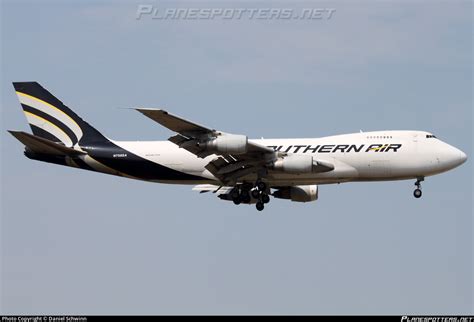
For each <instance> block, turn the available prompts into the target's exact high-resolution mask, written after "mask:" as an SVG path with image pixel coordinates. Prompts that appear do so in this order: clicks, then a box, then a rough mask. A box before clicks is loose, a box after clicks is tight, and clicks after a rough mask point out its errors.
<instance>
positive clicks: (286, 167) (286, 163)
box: [273, 154, 334, 174]
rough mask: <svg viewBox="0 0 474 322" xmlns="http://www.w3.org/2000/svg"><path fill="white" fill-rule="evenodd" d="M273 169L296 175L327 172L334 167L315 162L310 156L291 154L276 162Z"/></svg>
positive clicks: (325, 163)
mask: <svg viewBox="0 0 474 322" xmlns="http://www.w3.org/2000/svg"><path fill="white" fill-rule="evenodd" d="M273 169H274V170H277V171H283V172H288V173H296V174H298V173H312V172H327V171H331V170H333V169H334V166H333V165H332V164H330V163H328V162H324V161H318V160H315V159H313V157H312V156H311V155H300V154H292V155H289V156H286V157H284V158H281V159H278V160H276V161H275V162H274V163H273Z"/></svg>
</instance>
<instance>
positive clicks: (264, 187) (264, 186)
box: [256, 180, 267, 191]
mask: <svg viewBox="0 0 474 322" xmlns="http://www.w3.org/2000/svg"><path fill="white" fill-rule="evenodd" d="M256 186H257V189H258V190H260V191H265V190H267V184H266V183H265V182H263V181H260V180H259V181H257V184H256Z"/></svg>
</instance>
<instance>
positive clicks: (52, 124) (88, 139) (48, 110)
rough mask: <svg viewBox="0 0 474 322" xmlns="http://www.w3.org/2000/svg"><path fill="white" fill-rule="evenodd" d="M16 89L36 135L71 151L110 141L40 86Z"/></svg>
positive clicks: (19, 85)
mask: <svg viewBox="0 0 474 322" xmlns="http://www.w3.org/2000/svg"><path fill="white" fill-rule="evenodd" d="M13 86H14V87H15V91H16V94H17V95H18V99H19V100H20V103H21V106H22V107H23V111H24V112H25V116H26V118H27V120H28V123H29V124H30V127H31V130H32V131H33V134H34V135H36V136H39V137H42V138H45V139H48V140H51V141H54V142H62V143H63V144H64V145H65V146H69V147H73V146H75V145H76V144H79V145H84V144H86V145H87V144H91V143H100V142H104V141H108V140H107V139H106V138H105V137H104V136H103V135H102V134H101V133H100V132H99V131H97V130H96V129H94V128H93V127H92V126H90V125H89V124H88V123H87V122H85V121H84V120H83V119H81V118H80V117H79V116H78V115H77V114H76V113H74V112H73V111H72V110H71V109H70V108H69V107H67V106H66V105H64V104H63V102H61V101H60V100H59V99H57V98H56V97H54V96H53V95H52V94H51V93H50V92H48V91H47V90H46V89H45V88H43V87H42V86H41V85H40V84H38V83H37V82H18V83H17V82H15V83H13Z"/></svg>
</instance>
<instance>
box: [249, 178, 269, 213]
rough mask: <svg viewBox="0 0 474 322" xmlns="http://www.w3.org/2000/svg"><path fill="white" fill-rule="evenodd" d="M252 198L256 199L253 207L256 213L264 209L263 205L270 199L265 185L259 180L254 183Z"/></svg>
mask: <svg viewBox="0 0 474 322" xmlns="http://www.w3.org/2000/svg"><path fill="white" fill-rule="evenodd" d="M252 197H254V198H255V199H257V200H258V201H257V204H256V205H255V207H256V208H257V210H258V211H262V210H263V208H265V204H266V203H269V202H270V197H269V196H268V194H267V184H266V183H265V182H263V181H261V180H257V182H256V183H255V189H253V190H252Z"/></svg>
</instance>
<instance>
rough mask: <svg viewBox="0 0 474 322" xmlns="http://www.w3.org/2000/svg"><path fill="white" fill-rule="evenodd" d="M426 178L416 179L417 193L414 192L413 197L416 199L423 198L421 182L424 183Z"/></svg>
mask: <svg viewBox="0 0 474 322" xmlns="http://www.w3.org/2000/svg"><path fill="white" fill-rule="evenodd" d="M424 180H425V178H423V177H421V178H417V179H416V182H415V186H416V189H415V191H413V196H415V198H417V199H418V198H421V195H422V192H421V182H422V181H424Z"/></svg>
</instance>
